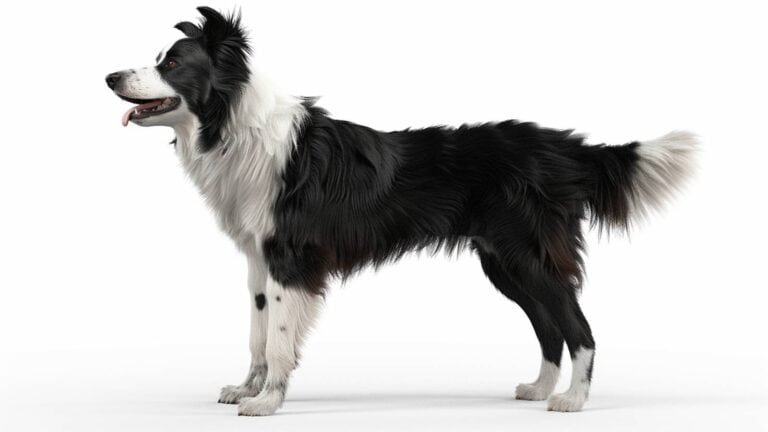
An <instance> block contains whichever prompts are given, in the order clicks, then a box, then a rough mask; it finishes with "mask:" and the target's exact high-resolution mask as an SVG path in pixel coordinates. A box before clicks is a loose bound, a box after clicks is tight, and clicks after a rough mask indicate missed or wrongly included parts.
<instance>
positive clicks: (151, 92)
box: [120, 67, 176, 99]
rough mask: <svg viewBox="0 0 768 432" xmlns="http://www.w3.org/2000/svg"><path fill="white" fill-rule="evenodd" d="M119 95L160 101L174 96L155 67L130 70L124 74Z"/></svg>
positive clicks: (173, 91)
mask: <svg viewBox="0 0 768 432" xmlns="http://www.w3.org/2000/svg"><path fill="white" fill-rule="evenodd" d="M123 79H124V84H123V86H122V87H121V89H120V94H122V95H123V96H127V97H130V98H135V99H160V98H164V97H171V96H176V90H174V89H173V87H171V86H170V85H169V84H168V83H167V82H165V80H163V79H162V77H161V76H160V73H159V72H158V71H157V69H156V68H155V67H145V68H141V69H131V70H130V71H128V72H127V73H126V74H125V78H123Z"/></svg>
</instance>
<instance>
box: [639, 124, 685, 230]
mask: <svg viewBox="0 0 768 432" xmlns="http://www.w3.org/2000/svg"><path fill="white" fill-rule="evenodd" d="M698 144H699V142H698V139H697V137H696V135H694V134H692V133H690V132H684V131H674V132H670V133H668V134H666V135H664V136H662V137H660V138H657V139H654V140H651V141H644V142H641V143H640V146H639V147H638V148H637V154H638V156H640V160H639V161H638V163H637V171H636V172H635V174H634V177H633V178H634V184H633V188H632V189H633V195H632V208H631V210H630V217H631V219H632V221H633V222H641V221H643V220H644V219H646V218H647V217H648V215H649V213H650V212H651V211H652V210H660V209H661V208H662V207H663V205H664V204H665V203H666V202H667V200H668V199H669V198H671V196H672V195H673V193H674V192H676V191H677V190H679V189H680V188H681V187H682V186H683V185H684V184H685V181H686V180H687V179H688V178H689V177H690V176H691V174H692V173H693V170H694V165H695V160H694V157H695V153H696V150H697V147H698Z"/></svg>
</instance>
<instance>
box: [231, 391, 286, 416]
mask: <svg viewBox="0 0 768 432" xmlns="http://www.w3.org/2000/svg"><path fill="white" fill-rule="evenodd" d="M282 403H283V397H282V395H281V394H280V393H279V392H261V393H259V395H258V396H256V397H253V398H243V399H240V405H239V406H238V407H237V415H241V416H268V415H272V414H274V413H275V411H277V409H278V408H280V405H282Z"/></svg>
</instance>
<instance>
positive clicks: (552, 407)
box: [547, 391, 587, 412]
mask: <svg viewBox="0 0 768 432" xmlns="http://www.w3.org/2000/svg"><path fill="white" fill-rule="evenodd" d="M586 401H587V395H586V394H584V393H582V392H570V391H567V392H565V393H558V394H554V395H552V396H550V397H549V401H548V402H547V410H548V411H560V412H575V411H581V408H582V407H584V402H586Z"/></svg>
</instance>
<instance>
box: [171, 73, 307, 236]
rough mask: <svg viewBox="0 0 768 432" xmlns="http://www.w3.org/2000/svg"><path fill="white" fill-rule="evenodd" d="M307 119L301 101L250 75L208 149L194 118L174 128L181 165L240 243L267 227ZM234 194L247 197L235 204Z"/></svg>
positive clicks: (270, 223) (229, 232) (226, 227)
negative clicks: (202, 145) (201, 146)
mask: <svg viewBox="0 0 768 432" xmlns="http://www.w3.org/2000/svg"><path fill="white" fill-rule="evenodd" d="M305 117H306V109H305V108H304V106H303V105H302V103H301V100H300V99H298V98H295V97H291V96H285V95H282V94H280V93H279V92H277V91H276V90H275V89H274V87H272V86H271V85H269V82H268V81H267V80H264V79H261V78H260V77H258V76H255V74H254V75H253V76H252V77H251V83H250V84H249V85H247V86H246V87H245V88H244V89H243V95H242V97H241V99H240V101H239V103H238V104H237V106H235V107H234V108H233V109H232V112H231V113H230V118H229V121H228V122H227V124H226V125H225V127H224V128H223V129H222V131H221V140H220V142H219V143H218V144H217V145H216V146H215V147H214V148H213V149H212V150H210V151H208V152H205V153H203V152H201V151H200V149H199V147H198V145H197V139H198V136H199V130H200V123H199V121H198V120H197V118H196V117H194V116H193V118H192V119H191V120H190V121H189V122H188V123H180V124H177V125H176V126H175V128H174V129H175V132H176V152H177V153H178V155H179V158H180V159H181V162H182V165H183V166H184V168H185V170H186V171H187V173H188V174H189V176H190V178H191V179H192V181H193V182H194V183H195V185H196V186H197V187H198V189H199V190H200V193H201V194H202V195H203V196H204V197H205V198H206V201H207V202H208V203H209V205H210V206H211V207H212V209H213V210H214V212H215V213H216V214H217V216H218V219H219V223H220V225H221V227H222V229H224V231H225V232H227V233H228V234H229V235H230V236H231V237H233V238H235V240H236V241H238V243H242V242H246V241H249V238H250V237H252V236H254V235H256V236H262V235H266V234H267V233H268V232H269V231H271V229H272V221H271V220H270V217H271V216H270V214H271V213H270V211H269V209H270V208H271V205H272V203H273V201H274V197H275V194H276V193H277V187H278V185H279V183H280V179H279V178H280V174H281V173H282V171H283V169H284V168H285V166H286V164H287V163H288V160H289V158H290V156H291V153H292V152H293V149H294V148H295V146H296V139H297V135H298V131H299V129H300V127H301V123H302V122H303V121H304V118H305ZM238 196H240V197H243V196H248V197H250V198H249V200H248V201H247V202H238V200H237V199H236V197H238Z"/></svg>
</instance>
